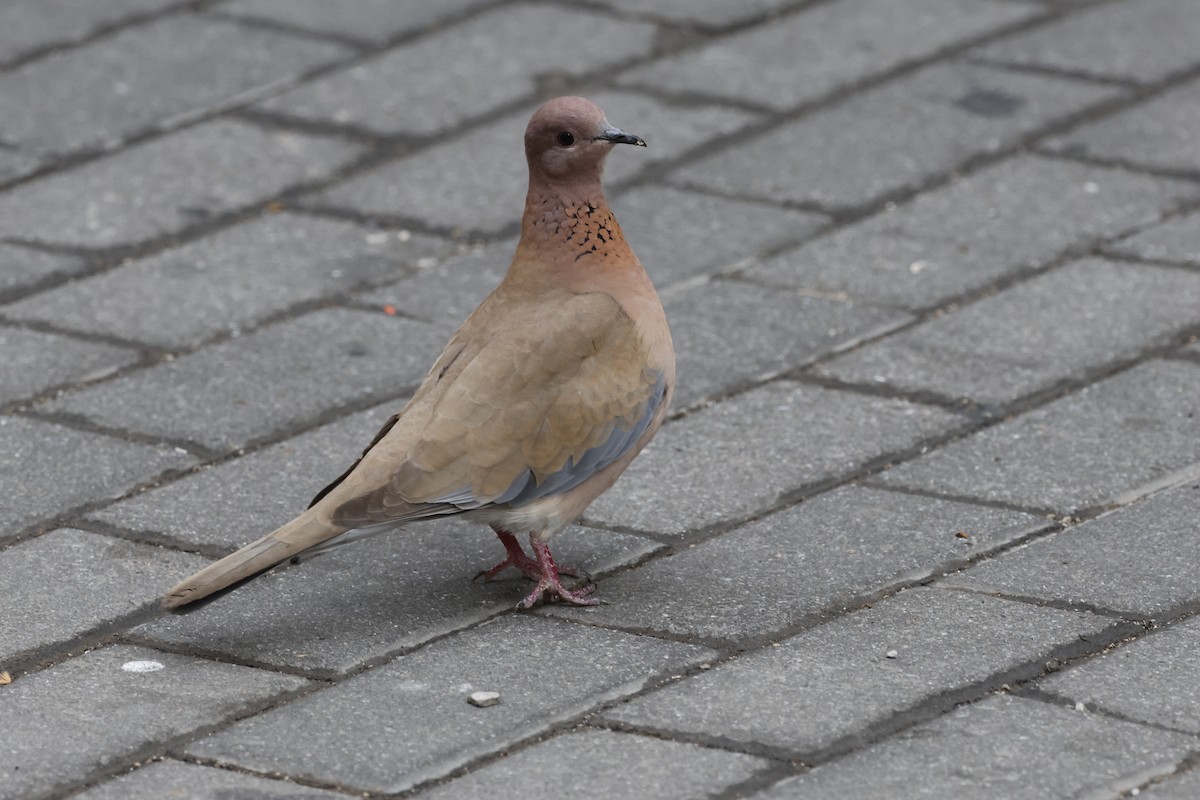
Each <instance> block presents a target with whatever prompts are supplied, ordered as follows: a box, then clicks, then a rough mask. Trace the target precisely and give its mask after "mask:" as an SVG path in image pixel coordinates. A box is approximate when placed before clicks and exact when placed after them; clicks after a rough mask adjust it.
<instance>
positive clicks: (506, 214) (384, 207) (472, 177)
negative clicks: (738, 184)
mask: <svg viewBox="0 0 1200 800" xmlns="http://www.w3.org/2000/svg"><path fill="white" fill-rule="evenodd" d="M589 97H590V98H591V99H592V100H594V101H595V102H596V103H597V104H598V105H599V106H600V107H601V108H603V109H604V112H605V115H606V116H607V117H608V119H609V121H610V122H612V123H613V124H614V125H618V126H621V127H623V128H625V129H626V130H630V131H634V132H636V133H637V134H638V135H640V136H643V137H645V139H646V140H647V141H648V142H649V143H650V146H649V147H648V148H636V149H635V148H632V147H626V148H620V149H618V150H617V151H616V152H615V153H613V156H612V158H610V159H609V160H608V162H607V164H606V166H605V174H606V176H607V179H606V182H607V184H608V185H612V184H613V183H615V182H617V181H622V180H626V179H629V178H632V177H634V176H635V175H637V174H639V173H640V172H642V171H643V170H645V169H647V168H648V167H651V166H653V165H654V164H656V163H659V162H662V161H665V160H668V159H672V158H675V157H678V156H680V155H682V154H684V153H686V152H688V151H689V150H691V149H693V148H695V147H698V146H700V145H702V144H704V143H705V142H708V141H711V140H713V139H719V138H721V137H722V136H726V135H729V134H731V133H732V132H734V131H736V130H738V129H739V128H741V127H743V126H744V125H745V124H746V123H747V121H749V120H751V119H752V117H751V115H748V114H746V113H744V112H740V111H732V110H729V109H724V108H720V107H717V106H709V105H694V106H688V107H676V106H668V105H666V104H664V103H662V102H660V101H657V100H653V99H650V98H648V97H645V96H642V95H638V94H633V93H628V92H595V93H592V94H590V95H589ZM534 108H535V107H534V106H529V107H527V108H524V109H522V110H520V111H516V112H513V113H512V114H509V115H508V116H504V117H500V118H498V119H495V120H489V121H488V123H487V125H486V126H484V127H478V128H477V129H474V130H472V131H471V132H470V133H468V134H467V135H465V136H463V137H461V138H458V139H454V140H452V141H450V142H447V143H445V144H439V145H436V146H434V147H431V148H428V149H426V150H422V151H421V152H419V153H416V154H414V155H412V156H409V157H408V158H403V159H401V160H399V161H396V162H394V163H393V164H390V165H387V166H384V167H381V168H379V169H375V170H372V171H370V172H367V173H364V174H363V175H361V176H358V177H356V178H352V179H350V180H348V181H346V182H345V183H342V184H339V185H337V186H335V187H333V188H331V189H329V190H326V191H324V192H321V193H320V194H318V195H316V197H315V199H314V200H313V201H311V202H312V203H313V204H315V205H323V206H338V207H347V208H351V209H354V210H357V211H359V212H362V213H366V214H375V215H383V216H400V217H402V218H416V219H420V220H422V221H423V222H425V223H427V224H429V225H434V226H438V227H439V228H460V229H467V230H474V231H479V232H484V233H494V232H496V231H499V230H501V229H503V228H506V227H515V226H516V224H517V221H518V220H519V219H520V218H521V212H522V210H523V209H524V202H525V190H526V189H527V188H528V185H529V178H528V172H527V169H526V166H525V153H524V149H523V145H522V141H523V137H524V135H525V126H526V124H528V122H529V116H530V114H532V113H533V111H534ZM481 187H484V188H485V190H483V191H481ZM505 266H507V262H506V263H505Z"/></svg>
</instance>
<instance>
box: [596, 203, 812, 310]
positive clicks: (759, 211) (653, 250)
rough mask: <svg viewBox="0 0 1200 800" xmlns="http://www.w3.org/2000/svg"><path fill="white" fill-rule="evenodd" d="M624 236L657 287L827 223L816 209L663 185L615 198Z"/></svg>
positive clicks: (735, 260) (716, 269)
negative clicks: (809, 210) (810, 211)
mask: <svg viewBox="0 0 1200 800" xmlns="http://www.w3.org/2000/svg"><path fill="white" fill-rule="evenodd" d="M612 207H613V211H614V212H615V213H616V215H617V219H619V220H621V227H622V229H623V230H624V231H625V238H626V239H627V240H628V241H629V243H630V244H631V245H632V246H633V248H634V250H635V251H636V252H637V254H638V258H639V259H640V260H641V262H642V264H644V265H645V267H646V270H647V271H648V272H649V273H650V277H651V279H653V280H654V283H655V285H656V286H658V287H659V288H660V289H661V288H663V287H665V286H670V285H671V284H673V283H677V282H679V281H684V280H687V279H689V278H697V277H700V276H703V275H711V274H714V273H718V272H723V271H727V270H728V269H729V268H730V267H732V266H733V265H735V264H737V263H738V262H741V261H744V260H745V259H748V258H752V257H754V256H756V255H758V254H759V253H762V252H764V251H766V250H770V249H772V248H775V247H778V246H780V245H783V244H786V243H787V242H789V241H796V240H797V239H800V238H802V237H804V236H807V235H808V234H810V233H812V232H813V231H815V230H816V229H817V228H819V227H821V226H822V225H823V224H825V222H826V219H825V218H824V217H822V216H819V215H817V214H806V213H803V212H799V211H789V210H787V209H782V208H778V207H776V206H771V205H767V204H765V203H748V202H745V201H740V200H726V199H723V198H720V197H713V196H711V195H703V194H697V193H695V192H687V191H681V190H679V189H672V188H667V187H661V186H646V187H639V188H637V189H634V190H632V191H630V192H627V193H623V194H620V195H618V196H617V197H615V198H614V199H613V201H612Z"/></svg>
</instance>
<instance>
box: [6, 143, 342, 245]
mask: <svg viewBox="0 0 1200 800" xmlns="http://www.w3.org/2000/svg"><path fill="white" fill-rule="evenodd" d="M357 152H358V148H356V147H354V146H351V145H349V144H347V143H345V142H341V141H336V140H333V139H325V138H317V137H315V136H309V135H307V134H299V133H290V132H280V131H265V130H262V129H260V128H256V127H253V126H251V125H246V124H243V123H240V122H235V121H232V120H214V121H212V122H207V123H204V124H201V125H197V126H195V127H192V128H188V129H186V130H183V131H179V132H178V133H174V134H171V135H169V136H164V137H162V138H160V139H154V140H152V141H149V142H146V143H144V144H139V145H137V146H135V147H130V148H127V149H125V150H123V151H121V152H119V153H116V154H114V155H112V156H109V157H107V158H102V159H100V160H98V161H93V162H90V163H88V164H85V165H84V166H81V167H78V168H76V169H72V170H68V171H66V172H59V173H56V174H54V175H52V176H49V177H47V178H44V179H42V180H38V181H34V182H31V183H26V184H23V185H21V186H19V187H18V188H16V189H13V190H11V191H9V192H6V193H4V194H0V237H12V238H14V239H18V238H19V239H27V240H34V241H42V242H51V243H57V244H66V245H77V246H80V247H93V248H96V247H109V246H113V245H120V244H129V243H133V242H136V241H139V240H144V239H149V238H152V237H156V236H162V235H164V234H167V233H173V232H176V231H180V230H183V229H184V228H187V227H190V226H194V225H196V224H197V223H200V222H203V221H204V220H206V219H209V218H211V217H212V216H214V215H217V214H221V213H223V212H227V211H231V210H234V209H237V208H244V207H247V206H250V205H253V204H255V203H259V202H262V201H264V200H266V199H268V198H270V197H271V196H272V195H274V194H276V193H278V192H279V191H280V190H282V189H284V188H286V187H288V186H292V185H294V184H296V183H299V182H301V181H308V180H314V179H317V178H321V177H324V176H327V175H329V174H330V173H331V172H332V171H334V170H335V169H337V168H338V167H339V166H342V165H344V164H346V163H347V162H349V161H350V160H351V159H352V158H353V157H354V156H355V155H356V154H357Z"/></svg>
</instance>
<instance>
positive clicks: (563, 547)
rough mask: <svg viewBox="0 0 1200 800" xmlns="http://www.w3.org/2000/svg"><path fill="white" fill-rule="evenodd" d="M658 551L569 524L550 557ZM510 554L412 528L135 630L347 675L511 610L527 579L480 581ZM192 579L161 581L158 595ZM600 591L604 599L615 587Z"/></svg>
mask: <svg viewBox="0 0 1200 800" xmlns="http://www.w3.org/2000/svg"><path fill="white" fill-rule="evenodd" d="M269 530H270V528H267V529H264V530H261V531H258V532H257V533H256V537H257V536H260V535H262V534H265V533H267V532H269ZM658 547H659V545H657V544H655V543H654V542H651V541H649V540H646V539H642V538H640V537H637V536H629V535H625V534H618V533H610V532H607V531H597V530H594V529H585V528H580V527H573V528H568V529H567V530H566V531H564V532H563V533H561V534H559V535H558V536H556V537H555V538H554V557H555V559H556V560H557V561H558V562H560V563H562V564H570V565H573V566H577V567H581V568H583V569H585V570H587V571H588V572H591V573H599V572H603V571H607V570H611V569H613V568H615V567H618V566H622V565H625V564H629V563H631V562H633V561H636V560H637V559H639V558H643V557H645V556H646V555H647V554H649V553H651V552H653V551H654V550H656V549H658ZM526 549H527V550H528V546H526ZM503 558H504V549H503V548H502V547H501V546H500V542H499V540H498V539H497V538H496V535H495V534H494V533H492V531H491V530H490V529H489V528H488V527H487V526H485V525H482V524H479V523H470V522H465V521H462V520H439V521H436V522H427V523H419V524H414V525H411V526H409V527H406V528H404V529H400V530H396V531H388V532H385V533H383V534H381V535H379V536H375V537H372V538H370V539H368V540H366V541H362V542H354V543H352V544H348V545H347V546H345V547H339V548H338V549H337V550H335V551H333V552H330V553H328V554H323V555H320V556H313V557H311V559H308V560H303V559H302V560H301V562H300V563H299V564H297V565H294V566H292V567H290V568H289V569H287V570H286V571H282V572H277V573H272V574H269V575H264V576H261V577H259V578H256V579H255V580H254V581H252V582H250V583H249V584H247V585H246V586H244V587H242V588H240V589H238V590H237V591H236V592H232V593H230V594H229V595H227V596H225V597H222V598H220V599H218V600H216V601H213V602H212V603H210V604H208V605H206V606H204V607H203V608H200V609H198V610H195V611H192V612H190V613H188V614H187V615H185V616H172V617H164V618H162V619H159V620H157V621H155V622H152V623H149V624H148V625H145V626H143V627H141V628H138V629H137V630H136V632H135V633H136V635H141V636H144V637H147V638H148V639H150V640H151V641H155V642H165V643H167V644H170V645H174V646H181V647H185V648H193V647H194V648H199V649H200V651H201V652H217V653H222V654H225V655H227V656H231V657H233V658H235V659H246V660H249V662H250V663H260V664H269V665H272V666H282V667H289V668H294V669H304V670H312V671H314V673H315V674H318V675H322V676H324V675H329V674H342V673H345V672H347V671H350V670H352V669H355V668H357V667H360V666H362V665H363V664H365V663H369V662H372V661H377V660H379V659H380V658H382V657H384V656H386V655H387V654H389V653H393V652H396V651H397V650H400V649H402V648H410V647H416V646H418V645H421V644H424V643H426V642H428V641H429V640H431V639H433V638H435V637H438V636H444V635H445V634H448V633H452V632H454V631H456V630H460V629H462V628H464V627H466V626H468V625H471V624H474V623H477V622H480V621H482V620H485V619H487V618H488V617H493V616H495V615H496V614H499V613H502V612H504V611H506V610H508V609H511V608H512V607H513V606H515V605H516V604H517V603H518V602H519V601H520V600H521V599H522V598H523V597H524V596H525V595H526V594H527V593H528V592H529V591H530V590H531V589H532V588H533V585H532V584H530V583H529V582H528V581H526V580H525V579H524V578H523V577H520V576H518V575H516V573H515V572H513V571H511V570H510V571H509V573H506V574H505V575H504V576H503V577H502V578H497V579H496V580H495V581H492V582H490V583H483V582H473V581H472V578H473V577H474V576H475V575H477V574H478V573H479V572H480V571H481V570H484V569H487V568H488V567H490V566H492V565H493V564H496V563H498V562H499V561H500V560H501V559H503ZM185 574H186V573H185V572H180V573H179V574H178V575H177V576H175V578H174V579H173V580H172V581H167V582H162V583H161V584H160V585H159V586H158V587H157V588H158V590H159V592H160V593H161V592H163V591H165V590H166V588H167V587H168V586H169V585H170V584H171V583H172V582H173V581H174V580H178V579H180V578H183V577H184V576H185ZM600 585H601V588H600V590H599V591H601V592H604V593H606V594H607V591H606V585H607V581H601V583H600ZM249 609H253V613H252V614H251V613H247V612H248V610H249ZM480 688H486V687H480Z"/></svg>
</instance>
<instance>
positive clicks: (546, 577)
mask: <svg viewBox="0 0 1200 800" xmlns="http://www.w3.org/2000/svg"><path fill="white" fill-rule="evenodd" d="M492 530H494V531H495V532H496V536H498V537H500V543H501V544H503V545H504V550H505V552H506V553H508V555H507V556H506V557H505V559H504V560H503V561H501V562H500V563H499V564H497V565H496V566H494V567H492V568H491V569H485V570H483V571H482V572H480V573H479V574H478V575H476V576H475V580H479V579H480V578H483V579H484V580H485V581H490V580H491V579H492V578H494V577H496V576H497V575H499V574H500V573H501V572H503V571H504V570H506V569H508V568H509V567H516V568H517V569H519V570H521V572H523V573H524V574H525V577H527V578H529V580H531V581H536V582H537V586H535V587H534V588H533V591H532V592H530V593H529V594H528V595H527V596H526V597H525V599H524V600H522V601H521V602H520V603H518V604H517V608H531V607H532V606H533V604H534V603H536V602H537V601H538V600H544V601H546V602H549V601H552V600H553V599H554V598H556V597H557V598H559V599H562V600H565V601H566V602H568V603H573V604H574V605H578V606H595V605H599V604H601V603H603V602H604V601H603V600H598V599H596V598H594V597H589V595H591V593H592V592H594V591H596V585H595V584H594V583H592V582H591V581H590V580H589V581H588V583H586V584H584V585H583V586H581V587H579V588H578V589H568V588H567V587H565V586H563V585H562V581H561V580H560V579H559V576H560V575H567V576H569V577H572V578H578V577H580V575H581V572H580V570H577V569H575V568H574V567H568V566H562V567H559V566H556V565H555V563H554V557H553V556H552V555H550V547H549V546H548V545H547V544H546V543H545V542H538V541H534V542H533V552H534V554H535V555H537V559H536V560H534V559H532V558H530V557H529V556H527V555H525V551H524V550H522V549H521V545H520V543H519V542H518V541H517V537H515V536H513V535H512V533H510V532H509V531H506V530H504V529H502V528H492ZM582 574H584V575H586V573H582Z"/></svg>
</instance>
